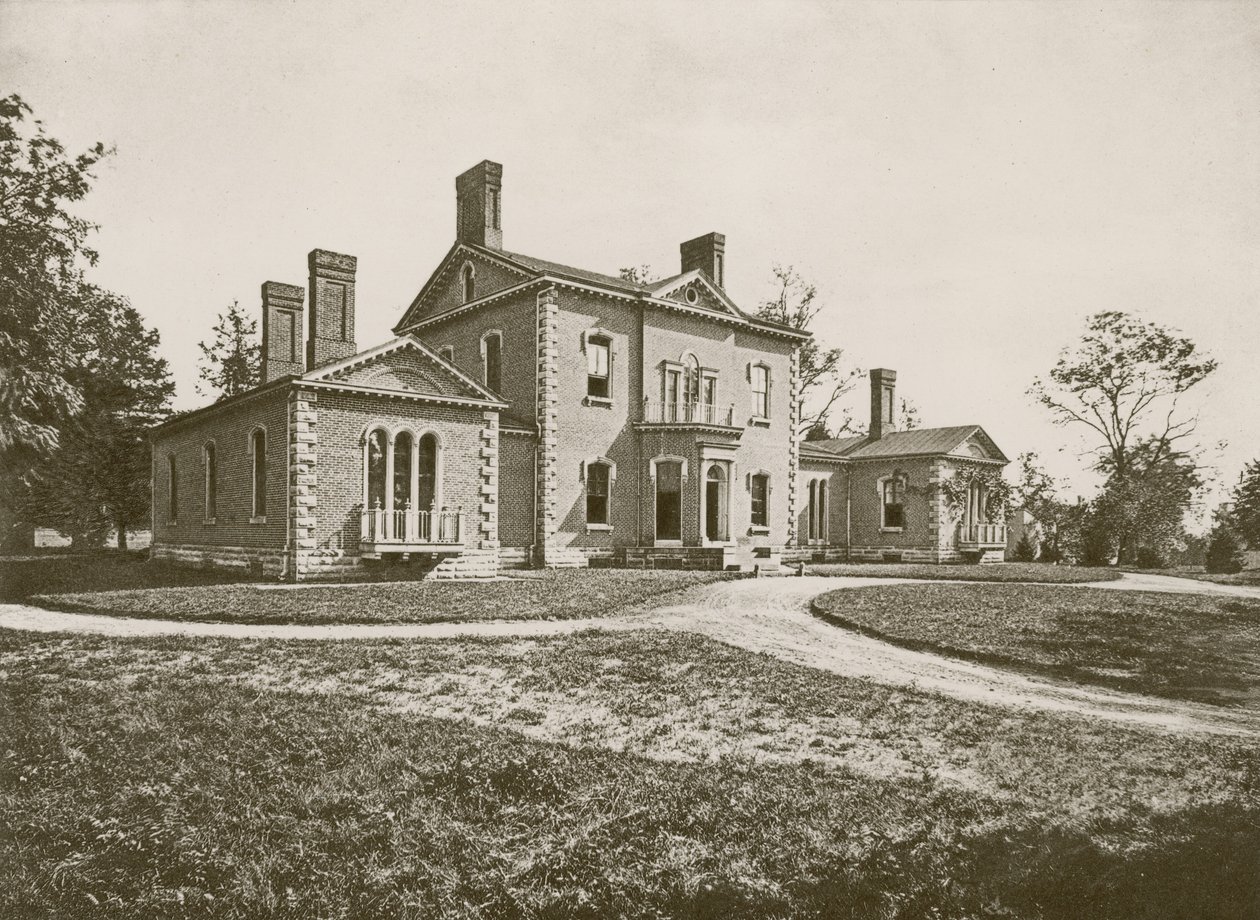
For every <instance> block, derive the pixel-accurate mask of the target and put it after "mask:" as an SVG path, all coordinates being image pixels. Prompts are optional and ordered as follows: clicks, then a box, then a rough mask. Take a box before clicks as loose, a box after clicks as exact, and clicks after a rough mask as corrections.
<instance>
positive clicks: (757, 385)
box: [752, 364, 770, 418]
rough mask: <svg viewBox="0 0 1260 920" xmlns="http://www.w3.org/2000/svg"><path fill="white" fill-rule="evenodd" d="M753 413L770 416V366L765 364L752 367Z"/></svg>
mask: <svg viewBox="0 0 1260 920" xmlns="http://www.w3.org/2000/svg"><path fill="white" fill-rule="evenodd" d="M752 391H753V415H755V416H756V417H757V418H769V417H770V368H768V367H766V366H765V365H764V364H754V365H753V367H752Z"/></svg>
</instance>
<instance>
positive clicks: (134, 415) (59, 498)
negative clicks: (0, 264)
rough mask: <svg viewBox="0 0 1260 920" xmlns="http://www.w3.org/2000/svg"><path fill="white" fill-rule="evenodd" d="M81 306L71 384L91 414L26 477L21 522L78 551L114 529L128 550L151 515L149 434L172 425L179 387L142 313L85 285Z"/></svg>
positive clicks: (70, 425) (66, 430) (68, 429)
mask: <svg viewBox="0 0 1260 920" xmlns="http://www.w3.org/2000/svg"><path fill="white" fill-rule="evenodd" d="M78 297H79V307H78V312H79V315H80V316H81V317H82V322H81V326H80V330H79V332H80V334H79V336H78V337H77V338H76V339H75V341H74V343H73V344H72V346H71V348H70V351H69V353H68V357H69V359H70V360H71V362H72V367H71V368H70V370H69V372H68V379H70V380H71V382H72V383H73V384H74V385H75V386H76V387H78V389H79V391H80V392H81V393H82V394H83V401H84V405H83V409H82V411H81V412H80V413H79V414H78V415H77V416H76V417H75V418H74V419H72V420H70V421H69V422H67V423H66V424H65V425H64V426H63V428H62V430H61V432H60V439H59V443H58V445H57V447H56V449H55V450H54V451H53V453H52V455H51V456H50V457H49V458H48V460H46V461H45V462H44V463H42V464H40V466H39V468H38V469H37V470H34V471H32V472H31V473H30V474H29V475H28V477H27V488H26V493H25V501H24V503H23V512H24V513H23V516H24V517H25V518H26V519H27V520H29V521H31V522H32V523H35V524H38V525H41V526H47V527H51V528H53V529H55V530H57V531H60V532H61V533H64V534H66V535H68V536H69V537H70V538H71V540H72V542H73V543H74V544H75V545H76V546H84V545H88V546H92V545H97V546H99V545H100V543H101V542H102V541H103V539H104V536H105V533H106V532H107V531H108V530H109V529H110V528H111V527H113V528H116V529H117V531H118V543H119V547H120V548H122V549H126V548H127V531H128V530H132V529H135V528H136V527H137V526H138V525H140V524H142V523H143V522H144V521H145V519H146V518H147V516H148V510H149V497H150V495H149V479H150V469H149V450H148V444H147V441H146V438H145V433H146V431H147V430H148V428H150V427H151V426H152V425H154V424H156V423H157V422H158V421H160V420H161V419H162V418H163V417H164V416H165V415H166V413H167V411H168V408H169V403H170V399H171V396H172V394H173V392H174V384H173V382H172V381H171V379H170V371H169V369H168V367H167V364H166V361H165V360H164V359H162V358H159V357H158V356H157V346H158V334H157V331H156V330H153V329H148V328H146V327H145V325H144V322H143V320H142V319H141V317H140V315H139V313H137V312H136V310H135V309H134V308H132V307H131V306H130V305H129V304H128V303H127V302H126V301H125V300H123V299H122V298H120V297H118V296H117V295H114V294H111V293H109V292H107V291H103V290H101V289H99V288H97V287H94V286H92V285H87V284H84V285H81V286H80V287H79V290H78Z"/></svg>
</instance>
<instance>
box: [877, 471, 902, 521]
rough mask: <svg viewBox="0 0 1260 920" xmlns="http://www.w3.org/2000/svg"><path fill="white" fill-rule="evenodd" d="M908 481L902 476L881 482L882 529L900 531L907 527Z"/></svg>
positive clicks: (890, 477)
mask: <svg viewBox="0 0 1260 920" xmlns="http://www.w3.org/2000/svg"><path fill="white" fill-rule="evenodd" d="M905 494H906V481H905V480H904V479H903V478H902V477H900V476H889V477H888V478H887V479H884V480H882V481H881V482H880V503H879V504H880V508H881V509H882V510H881V517H880V527H882V528H884V529H886V530H900V529H901V528H903V527H905V526H906V508H905Z"/></svg>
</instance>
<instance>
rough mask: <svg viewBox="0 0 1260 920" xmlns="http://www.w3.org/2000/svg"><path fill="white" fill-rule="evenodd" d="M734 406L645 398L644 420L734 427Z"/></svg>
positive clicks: (654, 422)
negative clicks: (671, 401)
mask: <svg viewBox="0 0 1260 920" xmlns="http://www.w3.org/2000/svg"><path fill="white" fill-rule="evenodd" d="M734 417H735V407H734V406H718V405H713V404H710V403H702V402H677V403H662V402H657V401H656V400H652V399H645V400H643V421H645V422H648V423H650V424H654V425H723V426H725V427H727V428H730V427H733V424H732V420H733V419H734Z"/></svg>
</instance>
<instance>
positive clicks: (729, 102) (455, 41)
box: [0, 0, 1260, 489]
mask: <svg viewBox="0 0 1260 920" xmlns="http://www.w3.org/2000/svg"><path fill="white" fill-rule="evenodd" d="M0 91H2V92H18V93H20V94H21V95H22V96H23V97H24V98H25V99H26V101H27V102H28V103H29V104H31V105H32V106H33V108H34V109H35V112H36V115H37V116H39V117H41V118H42V119H44V121H45V122H46V123H47V125H48V126H49V128H50V130H51V132H52V133H53V134H54V136H57V137H60V138H61V139H62V140H63V141H65V142H67V144H68V145H69V146H70V147H71V148H72V149H73V148H76V147H85V146H87V145H88V144H89V143H91V142H94V141H96V140H98V139H99V140H104V141H106V142H108V143H112V144H115V145H116V146H117V155H116V156H115V157H114V158H113V159H112V160H111V161H110V162H109V163H108V165H106V166H105V167H103V168H102V169H101V171H100V177H99V179H98V181H97V184H96V188H95V191H94V192H93V193H92V195H91V196H90V198H89V199H88V200H87V201H86V202H85V206H84V210H85V212H86V215H87V216H89V217H91V218H92V219H93V220H95V221H97V222H99V223H100V225H101V231H100V234H99V238H98V240H97V242H98V244H99V249H100V251H101V264H100V267H99V269H98V270H97V271H96V272H95V278H96V280H97V281H98V282H99V283H101V284H103V285H104V286H106V287H108V288H110V289H112V290H115V291H118V292H119V293H122V294H124V295H126V296H127V297H129V298H130V299H131V301H132V303H133V304H134V305H135V306H136V307H137V308H138V309H139V310H140V311H141V312H142V313H143V314H144V316H145V317H146V318H147V319H148V320H149V321H150V322H151V323H153V324H155V325H156V326H157V327H158V328H159V330H160V331H161V334H162V350H163V353H164V354H165V356H166V357H167V358H168V359H169V360H170V362H171V364H172V367H173V369H174V371H175V375H176V379H177V381H178V384H179V391H178V397H177V401H178V405H179V406H180V407H189V406H193V405H197V404H198V403H200V402H202V401H204V400H202V398H201V397H199V396H198V395H197V393H196V391H195V389H194V383H195V381H196V361H197V356H198V352H197V347H196V345H197V342H198V340H199V339H202V338H205V337H206V336H207V334H208V330H209V327H210V325H211V323H212V322H213V319H214V317H215V315H216V314H217V313H218V312H220V311H221V310H223V309H224V308H225V307H226V306H227V305H228V304H230V303H231V301H233V300H240V301H241V302H242V303H243V304H245V305H248V306H249V307H250V308H251V309H256V308H257V303H258V287H259V285H260V283H261V282H262V281H264V280H276V281H284V282H291V283H295V284H303V285H304V284H305V283H306V277H305V275H306V271H305V264H306V263H305V256H306V253H307V252H308V251H309V250H311V249H313V248H315V247H322V248H327V249H334V250H338V251H341V252H347V253H351V254H353V255H356V256H358V257H359V276H358V330H357V331H358V336H359V345H360V346H362V347H366V346H370V345H373V344H376V343H378V342H380V341H382V340H384V339H385V338H386V337H387V336H388V335H389V328H390V327H391V326H392V325H393V324H394V323H395V322H396V321H397V319H398V318H399V316H400V315H401V310H402V308H403V307H405V305H406V304H407V303H408V302H409V300H410V299H411V297H412V296H413V295H414V294H415V292H416V291H417V290H418V289H419V287H420V285H421V284H422V283H423V281H424V280H425V278H426V277H427V276H428V273H429V272H430V271H431V270H432V268H433V267H434V266H435V264H436V262H437V260H438V259H439V258H440V257H441V256H442V255H443V254H444V253H445V251H446V250H447V248H449V246H450V244H451V241H452V239H453V236H454V220H455V219H454V177H455V176H456V174H458V173H459V172H461V171H463V170H464V169H466V168H467V167H469V166H471V165H473V164H474V163H477V162H478V161H480V160H482V159H493V160H497V161H499V162H501V163H503V164H504V193H503V225H504V239H505V246H506V248H508V249H511V250H516V251H519V252H525V253H528V254H531V255H536V256H540V257H543V258H549V259H553V260H556V261H561V262H568V263H571V264H576V265H580V266H583V267H587V268H591V269H595V270H602V271H607V272H615V271H616V270H617V269H618V268H619V267H620V266H624V265H637V264H641V263H647V264H650V265H651V266H653V267H654V268H655V269H656V270H657V272H658V273H660V274H670V273H673V272H675V271H677V268H678V244H679V243H680V242H681V241H682V240H685V239H688V238H690V237H693V236H697V235H699V234H701V233H705V232H708V231H710V230H717V231H720V232H723V233H725V234H726V239H727V260H728V267H727V285H728V290H729V292H730V293H731V294H732V296H733V297H734V298H735V299H736V301H737V302H739V303H741V304H742V305H744V306H745V307H747V308H753V307H755V305H756V304H757V302H758V301H759V300H761V299H762V298H764V297H765V296H766V295H767V294H768V293H769V281H770V271H771V266H772V264H773V263H775V262H782V263H790V264H793V265H795V266H796V267H797V268H798V269H799V270H800V271H801V273H802V274H803V275H805V276H806V277H807V278H809V279H812V280H813V281H814V282H815V283H816V284H817V286H818V288H819V291H820V296H821V298H822V299H823V302H824V303H825V304H826V306H825V310H824V313H823V316H822V317H821V318H820V322H819V325H818V328H817V332H818V334H819V336H820V337H821V338H822V339H823V340H824V341H825V342H826V343H827V344H829V345H838V346H840V347H842V348H844V349H845V350H846V352H847V354H848V357H849V358H850V360H851V361H852V362H853V363H855V364H857V365H860V366H862V367H876V366H884V367H891V368H895V369H896V370H897V371H898V387H899V392H900V394H901V395H903V396H905V397H907V398H909V399H910V400H912V401H913V402H914V403H916V404H917V405H918V407H919V410H920V414H921V417H922V420H923V422H924V424H927V425H956V424H966V423H978V424H981V425H983V426H984V427H985V428H986V429H987V430H988V431H989V432H990V434H992V435H993V437H994V438H995V439H996V440H997V442H998V443H999V445H1001V446H1002V447H1003V449H1005V450H1006V452H1007V453H1008V454H1010V455H1011V456H1012V457H1014V456H1015V455H1016V454H1018V453H1020V452H1021V451H1024V450H1037V451H1040V452H1041V454H1042V456H1043V458H1044V459H1045V460H1046V461H1047V463H1048V465H1049V466H1050V467H1051V469H1052V471H1054V472H1056V473H1058V474H1060V475H1068V476H1070V475H1074V474H1076V473H1077V472H1078V471H1079V469H1080V468H1081V466H1082V461H1081V460H1080V458H1079V452H1080V450H1081V448H1082V442H1081V440H1080V439H1079V438H1078V437H1077V436H1076V434H1075V433H1073V432H1072V431H1070V430H1066V431H1065V430H1064V429H1060V428H1056V427H1054V426H1052V425H1051V424H1050V422H1049V419H1048V417H1047V416H1046V414H1045V413H1044V412H1043V411H1042V410H1041V409H1039V408H1038V407H1036V406H1034V405H1033V404H1032V403H1031V401H1030V400H1029V399H1028V397H1027V396H1026V395H1025V391H1026V389H1027V387H1028V385H1029V384H1030V382H1031V381H1032V379H1033V377H1034V376H1036V375H1037V374H1039V373H1044V372H1045V371H1046V370H1047V369H1048V368H1049V367H1050V366H1051V365H1052V364H1053V362H1054V360H1055V357H1056V354H1057V352H1058V350H1059V349H1060V348H1061V347H1062V346H1063V345H1065V344H1068V343H1069V342H1071V341H1072V339H1073V338H1074V337H1075V336H1076V335H1077V334H1078V332H1079V331H1080V329H1081V328H1082V325H1083V321H1084V319H1085V317H1086V316H1087V315H1089V314H1090V313H1092V312H1094V311H1097V310H1101V309H1119V310H1127V311H1131V312H1134V313H1137V314H1139V315H1141V316H1143V317H1146V318H1148V319H1151V320H1155V321H1157V322H1160V323H1165V324H1171V325H1174V326H1177V327H1179V328H1180V329H1182V330H1184V332H1186V333H1187V334H1189V335H1190V336H1191V337H1192V338H1193V339H1194V340H1195V341H1196V342H1198V343H1199V344H1200V345H1201V346H1202V347H1203V348H1205V349H1206V350H1207V351H1209V352H1210V353H1212V354H1213V355H1214V356H1216V357H1217V358H1218V359H1219V361H1220V365H1221V366H1220V370H1219V371H1218V373H1217V374H1216V375H1215V377H1214V378H1213V379H1212V381H1211V384H1210V386H1205V387H1204V388H1203V392H1202V394H1201V399H1200V402H1201V403H1202V410H1203V411H1202V424H1201V428H1200V431H1201V433H1202V439H1203V442H1204V444H1205V445H1207V444H1211V443H1213V442H1215V441H1218V440H1221V439H1227V440H1228V441H1229V442H1230V443H1229V447H1228V448H1226V449H1225V450H1224V452H1212V453H1210V454H1209V459H1211V460H1213V461H1214V462H1215V463H1216V465H1217V467H1218V469H1219V471H1220V474H1221V475H1222V476H1223V477H1224V478H1227V479H1231V480H1232V479H1233V478H1235V477H1236V476H1237V474H1238V471H1239V469H1240V468H1241V466H1242V464H1243V463H1244V462H1245V461H1246V460H1248V459H1250V458H1253V457H1257V456H1260V303H1258V302H1257V296H1256V295H1257V289H1258V287H1260V163H1258V162H1257V159H1258V156H1257V151H1258V150H1260V3H1256V2H1251V3H1238V4H1228V3H1187V4H1154V3H1142V4H1137V5H1121V4H1091V5H1087V4H1085V3H1072V4H1066V3H1064V4H1044V5H1043V4H1015V3H1001V4H996V3H995V4H962V3H951V4H928V3H918V4H904V5H903V4H895V3H876V4H865V3H852V4H846V3H805V2H799V3H760V4H754V3H736V4H708V3H682V2H679V3H658V4H649V3H623V4H611V3H610V4H591V3H550V4H533V5H531V4H524V3H519V4H518V3H502V4H486V5H483V4H478V3H473V2H467V0H463V2H456V3H440V4H439V3H426V4H418V3H405V4H386V3H378V2H372V3H351V2H345V3H337V4H331V3H324V4H321V3H305V2H300V3H279V2H275V3H265V2H264V3H252V2H251V3H231V2H203V3H157V2H144V3H116V2H102V0H94V2H90V3H74V2H48V3H37V2H18V3H4V2H2V0H0ZM1087 484H1088V479H1086V478H1078V479H1077V481H1076V483H1075V484H1074V488H1077V489H1083V488H1086V487H1087Z"/></svg>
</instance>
